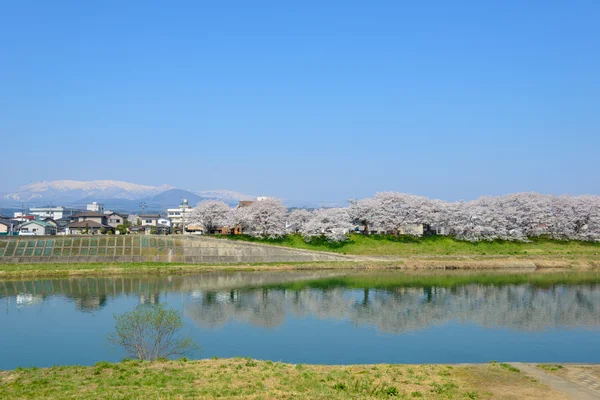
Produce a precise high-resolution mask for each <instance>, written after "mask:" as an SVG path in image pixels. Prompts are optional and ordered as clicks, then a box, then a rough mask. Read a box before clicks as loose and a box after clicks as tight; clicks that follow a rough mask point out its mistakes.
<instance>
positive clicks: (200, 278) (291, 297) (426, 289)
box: [0, 272, 600, 333]
mask: <svg viewBox="0 0 600 400" xmlns="http://www.w3.org/2000/svg"><path fill="white" fill-rule="evenodd" d="M347 275H348V273H344V272H325V273H323V272H278V273H229V274H223V273H209V274H201V275H195V276H169V277H157V276H152V277H132V278H125V277H118V278H70V279H48V280H35V281H4V282H0V298H14V299H15V301H16V303H17V306H18V307H27V306H34V305H36V304H39V303H41V302H43V301H45V300H47V299H48V298H49V297H50V296H56V295H61V296H64V297H66V298H68V299H71V300H72V301H73V302H74V303H75V306H76V309H77V310H79V311H81V312H95V311H97V310H100V309H102V308H103V307H105V306H106V305H107V304H108V303H109V302H110V301H112V300H113V299H116V298H118V297H119V296H122V295H127V296H136V297H137V298H138V301H139V303H142V304H156V303H159V302H160V301H161V297H164V296H166V295H168V294H170V293H181V294H182V295H185V297H186V301H185V305H184V313H185V315H186V317H188V318H190V319H191V320H193V321H194V322H195V323H196V324H197V325H198V326H200V327H202V328H219V327H223V326H224V325H225V324H227V323H230V322H237V323H248V324H251V325H253V326H256V327H261V328H275V327H279V326H281V325H282V324H284V323H285V321H286V318H296V319H297V318H306V317H314V318H318V319H327V320H347V321H351V322H352V323H353V324H354V325H356V326H374V327H376V328H377V329H378V330H380V331H382V332H390V333H404V332H412V331H417V330H421V329H424V328H428V327H432V326H438V325H443V324H447V323H449V322H451V321H457V322H460V323H470V324H476V325H479V326H482V327H486V328H509V329H512V330H518V331H539V330H544V329H549V328H581V327H583V328H596V327H598V326H600V284H598V283H597V282H595V281H592V282H591V283H583V284H572V285H566V284H546V285H544V286H536V285H530V284H502V285H493V284H479V283H469V284H461V285H457V286H451V287H440V286H421V287H403V286H402V285H399V286H397V287H394V286H392V287H386V288H385V289H373V288H370V287H363V288H356V285H354V286H353V288H349V287H344V286H340V285H336V286H335V287H320V288H314V287H306V286H304V287H303V286H300V287H299V288H297V289H295V288H294V286H293V285H287V286H288V287H286V285H285V284H289V283H294V282H302V281H315V280H317V281H318V280H319V279H328V278H334V277H343V276H347Z"/></svg>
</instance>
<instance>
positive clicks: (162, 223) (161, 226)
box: [129, 216, 171, 235]
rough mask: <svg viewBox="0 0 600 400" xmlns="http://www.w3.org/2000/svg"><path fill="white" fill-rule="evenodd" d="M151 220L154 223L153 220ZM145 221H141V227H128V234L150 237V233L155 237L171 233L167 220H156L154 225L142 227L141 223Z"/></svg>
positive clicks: (148, 224)
mask: <svg viewBox="0 0 600 400" xmlns="http://www.w3.org/2000/svg"><path fill="white" fill-rule="evenodd" d="M140 218H141V216H140ZM151 220H152V221H154V219H151ZM145 221H146V220H145V219H142V225H137V226H132V227H130V228H129V232H131V233H134V234H135V233H137V234H146V235H150V234H151V233H154V234H157V235H167V234H169V233H170V232H171V221H169V220H168V219H165V218H158V219H157V220H156V224H155V225H152V224H151V223H146V225H144V224H143V223H144V222H145Z"/></svg>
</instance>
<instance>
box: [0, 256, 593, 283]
mask: <svg viewBox="0 0 600 400" xmlns="http://www.w3.org/2000/svg"><path fill="white" fill-rule="evenodd" d="M291 270H365V271H376V270H417V271H418V270H424V271H427V270H473V271H492V270H507V271H514V270H523V271H533V270H549V271H558V270H567V271H600V257H594V256H587V257H582V256H554V257H551V256H546V257H533V256H493V257H492V256H462V257H448V256H430V257H426V256H423V257H407V258H397V257H360V256H357V257H355V258H354V259H352V260H348V261H320V262H290V263H256V264H242V263H240V264H215V265H211V264H168V263H77V264H59V263H36V264H0V279H6V278H32V277H67V276H111V275H140V274H157V275H161V274H172V275H176V274H191V273H198V272H214V271H225V272H237V271H291Z"/></svg>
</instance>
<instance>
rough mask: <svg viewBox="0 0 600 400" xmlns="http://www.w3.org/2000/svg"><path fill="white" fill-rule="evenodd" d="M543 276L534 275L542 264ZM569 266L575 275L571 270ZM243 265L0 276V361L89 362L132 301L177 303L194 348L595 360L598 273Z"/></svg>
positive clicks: (335, 356) (325, 355)
mask: <svg viewBox="0 0 600 400" xmlns="http://www.w3.org/2000/svg"><path fill="white" fill-rule="evenodd" d="M538 276H539V275H538ZM570 276H572V275H570ZM529 277H534V278H535V277H536V276H535V275H526V276H522V278H520V279H516V280H514V281H513V280H511V279H506V278H502V279H497V280H496V279H495V278H494V277H492V278H490V277H489V276H486V277H482V276H465V275H459V274H454V275H450V276H448V275H445V276H444V275H435V276H432V277H431V276H430V277H428V276H422V275H420V276H415V275H410V274H403V273H400V272H394V273H383V274H382V273H380V274H376V275H373V274H369V275H366V274H364V273H362V274H361V273H355V272H354V273H353V272H339V271H336V272H300V271H298V272H266V273H265V272H250V273H204V274H198V275H187V276H160V277H157V276H144V277H111V278H68V279H42V280H29V281H21V280H18V281H17V280H12V281H10V280H9V281H0V369H12V368H16V367H18V366H40V367H41V366H50V365H59V364H83V365H88V364H93V363H95V362H97V361H101V360H108V361H118V360H120V359H122V358H123V356H124V354H123V353H122V351H121V350H120V349H119V348H114V347H111V346H110V345H109V344H108V342H107V340H106V336H107V335H108V334H109V333H110V332H112V331H113V329H114V320H113V314H115V313H121V312H124V311H129V310H131V309H132V308H133V307H135V306H136V305H137V304H140V303H166V304H168V305H170V306H172V307H174V308H176V309H178V310H181V311H182V313H183V315H184V319H185V328H184V331H185V332H186V333H187V334H189V335H191V336H192V337H193V338H194V339H195V340H196V341H197V342H198V343H199V344H200V345H201V346H202V351H201V352H200V353H197V354H195V355H194V356H195V357H212V356H218V357H233V356H244V357H246V356H247V357H253V358H258V359H269V360H280V361H284V362H292V363H315V364H356V363H381V362H385V363H456V362H487V361H490V360H498V361H504V360H506V361H530V362H590V363H598V362H600V274H596V275H594V274H592V275H590V274H587V275H585V277H586V279H583V280H577V281H576V283H573V282H572V280H564V279H557V280H552V279H550V280H547V281H539V280H538V281H536V280H535V279H531V280H530V279H529Z"/></svg>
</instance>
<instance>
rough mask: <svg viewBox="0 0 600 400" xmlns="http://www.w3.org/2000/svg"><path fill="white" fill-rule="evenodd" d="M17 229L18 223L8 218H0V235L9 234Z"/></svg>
mask: <svg viewBox="0 0 600 400" xmlns="http://www.w3.org/2000/svg"><path fill="white" fill-rule="evenodd" d="M18 229H19V223H18V222H17V221H15V220H12V219H9V218H2V219H0V235H3V236H4V235H9V234H12V233H14V232H17V231H18Z"/></svg>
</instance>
